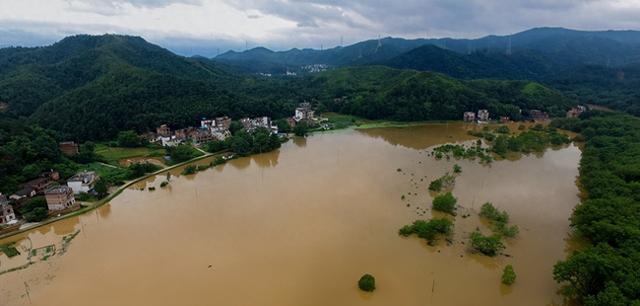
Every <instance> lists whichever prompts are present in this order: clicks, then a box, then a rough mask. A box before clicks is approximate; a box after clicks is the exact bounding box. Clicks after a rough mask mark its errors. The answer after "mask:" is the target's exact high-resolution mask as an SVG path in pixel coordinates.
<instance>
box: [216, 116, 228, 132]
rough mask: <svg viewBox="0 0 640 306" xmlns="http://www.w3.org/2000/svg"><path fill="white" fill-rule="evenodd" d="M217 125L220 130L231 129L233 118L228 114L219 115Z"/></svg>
mask: <svg viewBox="0 0 640 306" xmlns="http://www.w3.org/2000/svg"><path fill="white" fill-rule="evenodd" d="M216 127H217V128H218V129H220V130H229V127H231V118H229V117H227V116H224V117H217V118H216Z"/></svg>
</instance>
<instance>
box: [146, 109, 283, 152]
mask: <svg viewBox="0 0 640 306" xmlns="http://www.w3.org/2000/svg"><path fill="white" fill-rule="evenodd" d="M239 121H240V123H241V124H242V126H243V128H244V129H245V130H247V131H248V132H252V131H254V130H256V129H257V128H265V129H267V130H269V131H271V133H278V127H277V126H276V125H275V124H274V123H273V122H272V121H271V118H269V117H256V118H242V119H240V120H239ZM230 127H231V118H229V117H227V116H224V117H217V118H215V119H206V118H202V120H200V126H199V127H187V128H183V129H177V130H172V129H171V128H170V127H169V126H167V125H166V124H163V125H161V126H159V127H158V128H156V133H155V134H152V135H150V137H149V138H150V140H151V141H154V142H157V143H160V144H161V145H162V146H165V147H172V146H176V145H179V144H181V143H184V142H188V141H190V142H191V143H193V144H196V145H199V144H204V143H207V142H210V141H222V140H225V139H227V137H229V136H231V132H230V131H229V128H230Z"/></svg>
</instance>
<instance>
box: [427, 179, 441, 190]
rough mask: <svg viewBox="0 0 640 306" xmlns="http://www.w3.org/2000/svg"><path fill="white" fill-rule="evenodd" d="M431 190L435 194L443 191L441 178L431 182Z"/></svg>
mask: <svg viewBox="0 0 640 306" xmlns="http://www.w3.org/2000/svg"><path fill="white" fill-rule="evenodd" d="M429 190H430V191H433V192H438V191H440V190H442V179H441V178H437V179H435V180H433V181H431V183H430V184H429Z"/></svg>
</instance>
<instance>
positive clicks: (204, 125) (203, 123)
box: [200, 118, 216, 129]
mask: <svg viewBox="0 0 640 306" xmlns="http://www.w3.org/2000/svg"><path fill="white" fill-rule="evenodd" d="M215 125H216V121H215V120H213V119H206V118H202V120H200V128H201V129H209V128H211V127H212V126H215Z"/></svg>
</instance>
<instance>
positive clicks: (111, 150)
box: [95, 144, 166, 166]
mask: <svg viewBox="0 0 640 306" xmlns="http://www.w3.org/2000/svg"><path fill="white" fill-rule="evenodd" d="M95 152H96V154H97V155H98V156H100V157H101V158H102V159H104V160H105V162H107V163H109V164H112V165H115V166H119V165H120V164H119V162H120V160H122V159H126V158H135V157H163V156H164V155H165V154H166V151H165V149H163V148H148V147H138V148H122V147H109V146H107V145H105V144H97V145H96V150H95Z"/></svg>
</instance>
